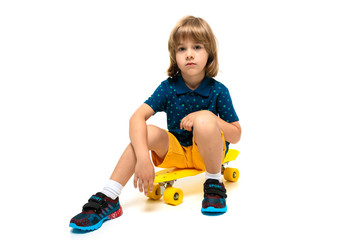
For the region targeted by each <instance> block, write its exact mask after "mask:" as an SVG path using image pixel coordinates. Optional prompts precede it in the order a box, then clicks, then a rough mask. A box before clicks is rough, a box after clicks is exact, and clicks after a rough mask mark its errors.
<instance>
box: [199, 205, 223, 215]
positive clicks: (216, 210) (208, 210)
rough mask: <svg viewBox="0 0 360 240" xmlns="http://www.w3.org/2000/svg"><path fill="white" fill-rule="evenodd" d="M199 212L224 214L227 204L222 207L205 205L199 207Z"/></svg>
mask: <svg viewBox="0 0 360 240" xmlns="http://www.w3.org/2000/svg"><path fill="white" fill-rule="evenodd" d="M201 212H202V213H203V214H205V215H217V214H219V215H220V214H224V213H226V212H227V206H225V207H224V208H214V207H207V208H201Z"/></svg>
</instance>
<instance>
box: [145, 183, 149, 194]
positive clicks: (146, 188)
mask: <svg viewBox="0 0 360 240" xmlns="http://www.w3.org/2000/svg"><path fill="white" fill-rule="evenodd" d="M148 187H149V184H148V182H147V181H145V182H144V194H145V196H146V195H147V194H148Z"/></svg>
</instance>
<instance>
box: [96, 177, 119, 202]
mask: <svg viewBox="0 0 360 240" xmlns="http://www.w3.org/2000/svg"><path fill="white" fill-rule="evenodd" d="M123 188H124V187H123V185H121V184H120V183H118V182H116V181H114V180H111V179H109V180H108V182H107V183H106V184H105V186H104V189H103V190H102V191H101V192H102V193H103V194H105V195H106V196H108V197H109V198H111V199H112V200H115V199H116V198H117V197H118V196H119V195H120V193H121V190H122V189H123Z"/></svg>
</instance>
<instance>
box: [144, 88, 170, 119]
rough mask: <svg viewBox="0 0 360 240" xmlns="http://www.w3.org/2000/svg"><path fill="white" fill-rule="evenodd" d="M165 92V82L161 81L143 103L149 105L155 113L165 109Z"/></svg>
mask: <svg viewBox="0 0 360 240" xmlns="http://www.w3.org/2000/svg"><path fill="white" fill-rule="evenodd" d="M166 92H167V91H166V84H165V82H162V83H161V84H160V85H159V86H158V88H157V89H156V90H155V92H154V93H153V94H152V95H151V96H150V97H149V98H148V100H146V101H145V103H146V104H147V105H149V106H150V107H151V108H152V109H153V110H154V112H155V113H157V112H163V111H165V108H166V103H167V94H166Z"/></svg>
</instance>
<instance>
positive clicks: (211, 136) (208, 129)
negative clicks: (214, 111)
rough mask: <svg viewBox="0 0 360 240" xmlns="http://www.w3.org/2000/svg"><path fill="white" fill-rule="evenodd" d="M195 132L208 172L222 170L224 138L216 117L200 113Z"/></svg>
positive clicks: (195, 121)
mask: <svg viewBox="0 0 360 240" xmlns="http://www.w3.org/2000/svg"><path fill="white" fill-rule="evenodd" d="M193 134H194V139H195V143H196V145H197V146H198V148H199V152H200V155H201V157H202V158H203V160H204V164H205V167H206V171H207V172H208V173H213V174H215V173H218V172H220V171H221V162H222V155H223V140H222V136H221V129H220V127H219V125H218V123H217V121H216V118H215V117H209V116H208V115H199V116H198V117H197V118H196V119H195V120H194V125H193Z"/></svg>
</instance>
